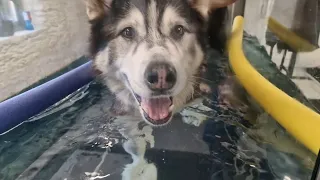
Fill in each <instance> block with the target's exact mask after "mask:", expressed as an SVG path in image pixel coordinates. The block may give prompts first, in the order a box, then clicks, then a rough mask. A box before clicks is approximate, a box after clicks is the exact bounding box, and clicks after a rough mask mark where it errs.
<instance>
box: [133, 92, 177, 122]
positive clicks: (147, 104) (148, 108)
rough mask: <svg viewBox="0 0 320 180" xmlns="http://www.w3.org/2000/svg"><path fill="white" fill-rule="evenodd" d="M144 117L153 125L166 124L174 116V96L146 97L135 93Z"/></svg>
mask: <svg viewBox="0 0 320 180" xmlns="http://www.w3.org/2000/svg"><path fill="white" fill-rule="evenodd" d="M134 96H135V98H136V100H137V101H138V103H139V105H140V110H141V112H142V114H143V116H144V118H145V119H146V120H147V121H148V122H150V123H151V124H153V125H164V124H166V123H168V122H169V121H170V119H171V118H172V108H173V104H172V97H152V98H144V97H141V96H139V95H137V94H134Z"/></svg>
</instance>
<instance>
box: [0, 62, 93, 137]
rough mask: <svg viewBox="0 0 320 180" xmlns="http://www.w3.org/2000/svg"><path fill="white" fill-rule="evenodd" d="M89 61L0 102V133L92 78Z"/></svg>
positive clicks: (45, 107)
mask: <svg viewBox="0 0 320 180" xmlns="http://www.w3.org/2000/svg"><path fill="white" fill-rule="evenodd" d="M92 72H93V71H92V62H91V61H89V62H87V63H85V64H83V65H81V66H79V67H77V68H75V69H73V70H71V71H69V72H67V73H65V74H63V75H61V76H59V77H57V78H54V79H53V80H51V81H48V82H46V83H44V84H42V85H40V86H37V87H35V88H32V89H30V90H28V91H26V92H24V93H22V94H20V95H17V96H15V97H12V98H10V99H8V100H6V101H3V102H1V103H0V134H2V133H5V132H6V131H8V130H10V129H11V128H13V127H15V126H17V125H19V124H21V123H22V122H23V121H25V120H27V119H28V118H30V117H32V116H34V115H36V114H38V113H40V112H41V111H43V110H45V109H47V108H48V107H50V106H51V105H53V104H55V103H56V102H58V101H60V100H61V99H63V98H64V97H66V96H68V95H69V94H71V93H73V92H74V91H76V90H77V89H79V88H81V87H82V86H84V85H86V84H87V83H89V82H91V81H92V80H93V74H92Z"/></svg>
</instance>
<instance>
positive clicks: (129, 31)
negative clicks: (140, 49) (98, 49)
mask: <svg viewBox="0 0 320 180" xmlns="http://www.w3.org/2000/svg"><path fill="white" fill-rule="evenodd" d="M121 35H122V36H123V37H125V38H128V39H132V38H133V37H134V35H135V31H134V29H133V28H132V27H127V28H124V30H122V32H121Z"/></svg>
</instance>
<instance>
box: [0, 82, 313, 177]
mask: <svg viewBox="0 0 320 180" xmlns="http://www.w3.org/2000/svg"><path fill="white" fill-rule="evenodd" d="M216 96H218V94H217V93H216V92H215V93H213V94H212V97H210V98H208V99H205V100H204V101H203V102H198V103H195V104H193V105H191V106H189V107H187V108H185V109H184V110H183V111H181V113H179V114H177V115H176V116H175V117H174V119H173V120H172V122H171V123H170V124H169V125H168V126H165V127H161V128H151V127H149V126H147V125H145V124H144V123H143V122H142V121H140V118H139V115H137V116H130V117H129V116H119V117H116V116H113V115H112V114H111V113H110V112H109V108H110V106H111V104H112V101H113V98H114V97H113V96H112V95H111V94H110V92H108V90H107V89H106V88H105V87H104V86H103V85H101V84H100V83H99V82H98V81H94V82H92V83H90V84H88V85H87V86H85V87H83V88H81V89H79V90H78V91H77V92H75V93H73V94H71V95H69V96H68V97H66V98H65V99H63V100H62V101H60V102H59V103H57V104H55V105H54V106H52V107H50V108H49V109H48V110H46V111H45V112H43V113H41V114H39V115H37V116H35V117H33V118H31V119H29V120H28V121H26V122H25V123H23V124H22V125H20V126H19V127H17V128H15V129H13V130H11V131H10V132H8V133H6V134H4V135H2V136H0V179H3V180H11V179H17V180H23V179H26V180H32V179H33V180H79V179H80V180H94V179H106V180H118V179H123V180H129V179H131V180H154V179H158V180H177V179H185V180H222V179H223V180H229V179H239V180H242V179H249V180H250V179H252V180H255V179H262V180H264V179H265V180H271V179H281V180H282V179H283V180H289V179H301V180H305V179H310V177H311V174H312V168H313V166H314V161H315V158H316V157H315V155H313V154H312V153H311V152H310V151H308V150H307V149H305V148H304V147H303V146H301V145H300V144H299V143H297V142H296V141H295V140H294V139H293V138H292V137H291V136H290V135H288V134H287V133H286V132H285V130H284V129H283V128H282V127H280V126H279V125H278V124H277V123H276V122H275V121H274V120H273V119H272V118H271V117H270V116H269V115H268V114H266V113H265V112H263V111H261V110H260V111H259V113H256V114H255V115H253V116H249V115H248V114H246V113H242V112H238V111H235V110H233V109H230V108H225V107H223V106H221V105H220V104H219V103H218V102H217V100H216V99H217V98H215V97H216ZM253 104H254V103H253ZM257 109H259V107H257Z"/></svg>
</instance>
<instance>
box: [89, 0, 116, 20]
mask: <svg viewBox="0 0 320 180" xmlns="http://www.w3.org/2000/svg"><path fill="white" fill-rule="evenodd" d="M112 1H113V0H85V4H86V11H87V15H88V17H89V20H90V21H92V20H95V19H97V18H99V17H102V16H104V15H106V14H107V13H108V11H109V10H110V7H111V3H112Z"/></svg>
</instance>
